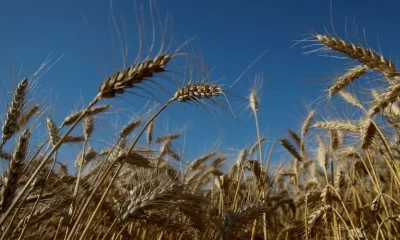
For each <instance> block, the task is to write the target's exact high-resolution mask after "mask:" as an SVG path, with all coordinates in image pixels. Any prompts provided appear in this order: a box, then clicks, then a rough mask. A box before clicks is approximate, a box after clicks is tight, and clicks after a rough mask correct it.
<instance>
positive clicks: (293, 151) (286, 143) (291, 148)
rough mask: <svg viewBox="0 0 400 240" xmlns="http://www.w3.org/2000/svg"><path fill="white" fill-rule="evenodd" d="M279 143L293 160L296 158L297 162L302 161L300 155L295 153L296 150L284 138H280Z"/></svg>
mask: <svg viewBox="0 0 400 240" xmlns="http://www.w3.org/2000/svg"><path fill="white" fill-rule="evenodd" d="M279 142H280V143H281V144H282V146H283V147H284V148H285V149H286V150H287V151H288V152H289V153H290V154H292V156H293V157H294V158H296V159H297V160H298V161H300V162H301V161H303V159H302V158H301V156H300V154H299V153H298V152H297V150H296V148H294V146H293V145H292V144H291V143H290V142H289V141H288V140H287V139H285V138H282V139H280V140H279Z"/></svg>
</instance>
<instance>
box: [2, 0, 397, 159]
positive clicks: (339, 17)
mask: <svg viewBox="0 0 400 240" xmlns="http://www.w3.org/2000/svg"><path fill="white" fill-rule="evenodd" d="M332 2H333V4H332V5H333V8H332V12H333V14H332V16H333V23H334V25H335V30H336V31H337V32H338V33H339V34H340V35H341V36H345V35H344V34H345V31H344V29H345V25H347V28H348V31H349V32H352V31H353V29H354V26H355V25H354V24H353V22H354V19H355V23H356V24H357V26H358V29H359V33H360V34H362V29H363V27H364V26H365V27H366V33H367V39H368V43H369V44H370V45H371V46H373V47H374V48H375V49H377V46H378V41H379V46H380V47H381V50H382V52H383V53H384V54H385V55H386V56H387V57H388V58H391V59H392V60H394V61H396V60H397V58H398V52H397V49H396V46H398V42H399V40H400V36H399V34H398V29H399V26H400V24H399V23H400V15H399V14H398V11H397V10H398V7H399V6H400V2H398V1H395V0H388V1H384V4H380V3H379V2H377V1H372V0H363V1H361V0H357V1H345V0H340V1H336V0H335V1H332ZM137 3H138V5H140V4H142V5H143V6H144V19H145V23H146V27H150V26H151V25H150V23H151V20H150V15H149V6H148V0H144V1H140V0H138V1H137ZM156 4H157V6H158V8H159V10H160V14H161V16H162V18H163V19H164V17H165V16H166V13H167V12H169V13H171V14H172V16H173V24H172V28H170V29H168V33H172V34H173V36H174V39H175V40H176V41H177V42H174V44H173V46H177V45H178V43H179V42H184V41H185V40H187V39H189V38H191V37H193V36H197V38H196V39H195V41H194V42H193V43H191V45H190V46H195V47H196V48H199V49H201V55H202V57H203V58H204V62H205V64H206V65H207V67H208V69H212V68H214V67H215V69H214V70H213V73H212V77H213V79H215V80H216V79H221V78H223V79H222V80H220V83H222V84H225V85H229V84H230V83H231V82H233V81H234V80H235V79H236V78H237V77H238V76H239V75H240V74H241V73H242V72H243V71H244V69H246V68H247V66H248V65H249V64H250V63H251V62H252V61H254V60H255V59H256V58H257V56H259V55H260V54H261V53H262V52H263V51H264V50H267V49H268V52H267V54H265V56H264V57H263V58H262V59H261V60H259V61H258V62H257V63H256V64H255V65H254V66H253V67H252V68H251V69H250V70H249V71H248V72H247V73H246V74H245V75H244V76H243V78H242V79H241V80H240V82H239V83H238V84H237V85H235V86H234V87H233V88H232V89H231V91H232V92H234V93H235V94H238V95H241V96H244V97H247V96H248V93H249V88H250V86H251V85H252V82H253V80H254V76H255V74H256V73H258V72H260V71H261V72H263V76H264V82H263V88H262V89H261V91H260V92H261V96H262V99H261V106H260V113H259V118H260V125H261V126H260V127H261V132H262V135H263V136H266V137H267V139H268V141H269V142H271V141H273V140H276V139H278V138H280V137H285V136H287V129H289V128H293V129H296V130H297V129H299V127H300V125H301V122H302V120H303V119H304V118H305V117H306V115H307V111H308V109H313V108H315V107H319V108H321V109H322V110H323V109H325V108H324V107H321V106H324V104H326V102H324V101H323V100H318V101H317V103H319V105H318V106H317V105H315V99H317V98H319V99H324V98H325V97H324V96H323V95H322V94H323V93H324V90H325V89H326V88H327V87H328V86H329V84H330V83H331V82H332V77H333V76H334V75H335V74H338V73H340V72H341V71H342V70H343V68H345V67H346V66H348V65H346V64H348V63H352V61H343V60H338V59H332V58H325V57H319V56H317V54H312V55H308V56H305V55H304V54H303V53H304V52H305V51H306V50H305V49H302V47H304V46H306V45H308V44H309V43H304V44H299V45H297V46H295V47H293V48H290V46H291V45H293V43H294V41H295V40H301V39H304V38H306V37H307V36H309V35H307V34H310V33H311V29H314V30H316V31H317V32H320V33H322V32H323V31H324V27H326V28H327V29H329V30H330V31H331V30H332V27H331V17H330V4H331V1H329V0H324V1H322V0H318V1H317V0H301V1H300V0H296V1H295V0H281V1H268V0H248V1H237V0H229V1H228V0H224V1H215V0H202V1H188V0H168V1H162V0H158V1H157V2H156ZM113 6H114V14H115V16H116V18H117V19H118V22H119V25H118V27H119V30H120V31H122V25H121V21H119V20H120V17H121V16H122V17H123V19H124V22H125V26H126V30H127V39H128V43H127V44H128V47H129V56H128V61H130V62H133V60H134V59H135V57H136V53H137V48H138V41H137V29H136V22H135V15H134V14H135V11H134V7H133V1H132V0H114V2H113ZM109 16H110V5H109V1H107V0H105V1H103V0H100V1H77V0H70V1H50V0H36V1H29V0H21V1H2V2H1V3H0V32H1V35H0V53H1V54H0V55H1V58H0V78H1V82H2V84H3V85H4V86H5V88H6V89H11V86H13V84H14V85H15V80H16V79H17V78H13V77H12V76H11V75H10V69H11V68H12V67H14V68H15V69H20V70H21V76H20V77H23V76H29V75H30V74H32V73H33V72H34V71H35V70H36V69H37V68H38V67H39V66H40V64H41V63H42V62H43V60H44V59H45V58H46V57H47V56H48V55H49V54H50V53H51V56H52V58H53V60H55V59H57V58H59V57H61V56H62V58H61V59H60V60H59V61H58V62H57V63H56V64H55V65H54V66H53V67H52V68H51V69H50V70H49V71H48V72H46V74H44V75H43V77H41V78H40V80H39V82H38V85H37V87H36V92H35V93H36V95H35V97H36V99H37V100H38V101H44V103H45V104H54V106H53V107H52V108H51V109H50V111H49V112H48V114H47V115H49V116H52V117H53V118H54V119H55V120H56V121H57V122H58V123H60V122H61V121H62V119H63V118H64V117H65V116H66V114H68V113H70V112H71V111H72V110H73V109H76V108H80V107H79V106H82V102H84V103H87V102H88V101H90V100H91V99H92V98H93V97H94V96H95V95H96V92H97V89H98V87H99V85H100V83H101V82H102V81H103V79H104V77H105V74H104V71H107V72H108V73H111V71H112V69H113V67H114V66H119V67H120V66H121V63H122V62H121V58H119V59H118V60H117V61H116V60H115V59H112V57H111V56H112V55H113V54H114V53H116V54H117V55H118V56H120V52H119V50H118V49H119V46H117V50H115V49H113V47H112V42H111V40H110V39H111V38H110V27H109ZM85 21H87V23H88V24H86V23H85ZM112 29H114V28H113V27H112ZM148 33H150V32H148ZM115 36H116V35H115V32H114V37H115ZM168 36H170V35H168ZM148 37H150V36H148ZM378 39H379V40H378ZM396 43H397V44H396ZM185 49H186V50H190V49H189V48H185ZM311 49H312V48H311ZM22 64H23V65H22ZM21 65H22V67H21ZM176 80H177V81H179V82H182V81H183V80H182V79H176ZM13 81H14V82H13ZM170 87H171V86H170ZM170 87H167V88H168V89H169V90H170ZM2 93H4V91H2ZM321 96H322V98H320V97H321ZM3 99H4V98H3V97H2V98H1V99H0V104H1V106H2V107H4V100H3ZM106 102H108V103H111V104H113V105H114V106H115V107H114V108H113V111H112V112H110V113H109V114H107V115H106V116H105V117H101V119H100V120H99V121H100V122H101V123H99V127H100V128H101V129H102V130H104V127H107V124H108V125H112V124H115V123H117V124H118V125H119V126H121V125H123V124H124V123H125V122H126V121H127V120H129V118H130V117H131V116H132V115H133V114H134V113H135V112H138V111H140V110H141V108H142V104H143V103H144V101H142V100H138V99H137V97H135V96H134V95H125V96H123V99H116V100H113V101H106ZM231 103H232V105H233V106H234V108H235V114H236V115H237V117H238V119H233V118H232V117H231V116H229V115H228V114H224V113H217V112H215V111H214V110H211V111H210V113H212V114H211V115H212V116H214V117H215V118H213V117H210V115H208V112H207V111H202V112H200V113H199V114H198V112H199V111H198V110H196V109H195V108H193V107H191V106H190V105H187V104H174V105H172V106H171V107H170V108H169V110H168V111H166V112H164V114H163V115H162V117H161V118H160V120H159V122H158V128H157V130H158V134H160V135H161V134H163V133H172V132H173V131H174V130H176V129H178V128H181V127H184V126H188V128H187V131H186V137H185V141H186V143H185V145H184V146H185V149H184V150H185V152H184V153H185V155H186V156H187V158H188V160H189V159H191V158H192V157H194V155H198V154H201V153H204V152H207V151H209V150H214V149H213V144H214V143H215V142H217V141H218V142H220V143H219V148H218V149H219V150H224V151H225V150H226V151H229V150H235V149H241V148H243V147H246V146H251V145H252V144H253V143H254V141H255V139H256V132H255V127H254V120H253V118H252V117H251V112H250V111H249V109H245V107H246V103H245V102H244V101H242V102H237V101H233V102H231ZM151 106H153V105H151ZM114 110H115V111H114ZM322 114H325V113H322ZM47 115H46V116H47ZM39 121H41V122H42V123H44V119H42V120H39ZM102 132H103V131H102ZM99 136H100V135H99ZM112 139H113V138H112V137H110V136H108V135H107V136H104V140H105V141H111V140H112ZM182 146H183V145H182V144H177V145H176V147H177V148H178V149H179V150H182ZM76 149H79V147H76ZM71 156H72V155H71ZM68 157H69V155H68V154H67V155H65V158H66V159H67V158H68ZM278 157H279V154H278Z"/></svg>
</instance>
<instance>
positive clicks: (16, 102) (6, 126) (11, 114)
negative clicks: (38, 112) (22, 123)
mask: <svg viewBox="0 0 400 240" xmlns="http://www.w3.org/2000/svg"><path fill="white" fill-rule="evenodd" d="M27 87H28V79H24V80H22V81H21V82H20V83H19V84H18V86H17V88H16V89H15V91H14V95H13V99H12V101H11V106H10V108H9V109H8V111H7V116H6V119H5V121H4V123H3V127H2V129H1V130H2V137H1V144H0V149H1V148H2V146H3V145H4V144H5V143H6V141H7V140H8V139H10V138H11V137H12V135H13V134H14V133H15V132H16V131H17V130H18V129H19V127H18V120H19V118H20V116H21V114H22V109H23V107H24V104H25V96H26V89H27Z"/></svg>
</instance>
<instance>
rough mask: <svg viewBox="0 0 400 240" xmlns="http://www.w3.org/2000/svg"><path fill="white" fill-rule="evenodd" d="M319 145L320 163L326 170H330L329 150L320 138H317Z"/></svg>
mask: <svg viewBox="0 0 400 240" xmlns="http://www.w3.org/2000/svg"><path fill="white" fill-rule="evenodd" d="M317 143H318V149H317V160H318V163H319V165H320V166H321V167H323V168H324V169H328V148H327V146H326V144H325V143H324V141H323V140H322V138H321V137H320V136H317Z"/></svg>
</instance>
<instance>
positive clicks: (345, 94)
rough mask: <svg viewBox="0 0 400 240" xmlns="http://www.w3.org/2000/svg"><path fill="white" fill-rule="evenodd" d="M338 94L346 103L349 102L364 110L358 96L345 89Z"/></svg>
mask: <svg viewBox="0 0 400 240" xmlns="http://www.w3.org/2000/svg"><path fill="white" fill-rule="evenodd" d="M339 95H340V96H341V97H342V98H343V99H344V100H345V101H346V102H348V103H350V104H351V105H354V106H356V107H358V108H360V109H361V110H363V111H365V108H364V106H363V105H362V104H361V102H360V101H359V100H358V98H357V97H356V96H355V95H354V94H351V93H349V92H347V91H344V90H342V91H340V92H339Z"/></svg>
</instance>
